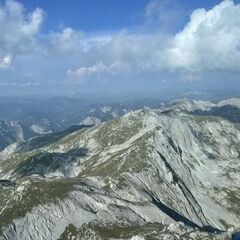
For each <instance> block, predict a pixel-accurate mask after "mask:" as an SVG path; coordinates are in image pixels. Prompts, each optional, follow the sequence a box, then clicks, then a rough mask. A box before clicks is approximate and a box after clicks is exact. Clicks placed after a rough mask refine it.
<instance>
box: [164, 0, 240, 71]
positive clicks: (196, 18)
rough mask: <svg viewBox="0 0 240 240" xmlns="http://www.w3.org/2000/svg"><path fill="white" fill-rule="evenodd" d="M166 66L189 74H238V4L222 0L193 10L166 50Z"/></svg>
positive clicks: (239, 62) (239, 50)
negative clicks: (235, 72) (204, 7)
mask: <svg viewBox="0 0 240 240" xmlns="http://www.w3.org/2000/svg"><path fill="white" fill-rule="evenodd" d="M167 57H168V61H169V66H170V67H171V68H174V69H179V68H180V69H185V70H189V71H214V70H223V71H224V70H232V71H240V5H239V4H236V5H235V4H234V2H233V1H230V0H225V1H223V2H221V3H220V4H219V5H217V6H215V7H214V8H213V9H211V10H209V11H207V10H205V9H197V10H195V11H194V12H193V13H192V15H191V18H190V21H189V23H188V24H187V25H186V26H185V28H184V29H183V30H182V31H181V32H179V33H178V34H176V36H174V38H173V46H172V47H171V48H170V49H168V50H167Z"/></svg>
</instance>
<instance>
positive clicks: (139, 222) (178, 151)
mask: <svg viewBox="0 0 240 240" xmlns="http://www.w3.org/2000/svg"><path fill="white" fill-rule="evenodd" d="M159 104H161V103H159ZM117 106H118V107H119V105H117ZM239 106H240V99H238V98H235V99H229V100H225V101H221V102H219V103H211V102H204V101H194V100H187V99H183V100H180V101H176V102H173V103H170V104H168V105H167V106H162V107H159V108H158V109H151V108H144V109H139V110H135V111H130V110H131V108H132V107H129V106H126V105H121V107H119V108H117V107H115V105H104V106H102V105H97V106H91V107H89V106H87V108H88V109H89V111H88V112H87V111H86V112H87V113H92V114H93V113H95V112H96V113H97V115H89V116H88V114H86V115H84V118H83V119H80V117H79V118H78V113H77V114H73V115H74V117H73V118H72V119H74V120H71V121H73V122H75V121H77V120H75V119H79V120H78V121H79V122H78V123H81V121H82V122H84V119H85V120H86V118H88V117H90V118H91V117H96V118H98V119H100V121H106V120H109V119H111V118H112V120H109V121H107V122H104V123H101V124H100V121H99V122H97V123H98V124H96V125H94V126H92V122H91V121H90V122H88V121H87V120H86V122H85V124H84V125H82V124H79V125H74V126H72V127H70V128H67V129H66V130H64V131H59V132H55V133H49V134H45V135H41V136H39V137H35V138H32V139H30V140H28V141H21V142H18V143H14V144H12V145H10V146H8V147H7V148H5V149H4V150H3V151H2V152H0V199H1V205H0V239H1V240H2V239H9V240H10V239H21V240H25V239H26V240H27V239H49V240H51V239H54V240H55V239H61V240H66V239H69V240H70V239H132V240H136V239H140V240H142V239H152V240H154V239H231V234H233V233H234V232H235V231H236V230H237V229H238V228H239V227H240V211H239V202H240V194H239V193H240V185H239V179H240V148H239V142H240V122H239ZM116 109H118V111H119V112H118V113H117V114H116V115H115V114H113V113H116ZM120 110H121V111H120ZM125 110H126V111H125ZM125 112H126V114H124V113H125ZM105 113H106V114H108V115H105ZM79 114H80V113H79ZM101 114H103V115H101ZM123 114H124V115H123ZM99 115H101V116H100V117H99ZM120 115H123V116H121V117H118V116H120ZM103 116H108V117H106V118H104V117H103ZM75 117H76V118H75ZM75 123H76V122H75ZM88 123H89V124H88ZM19 136H20V135H19Z"/></svg>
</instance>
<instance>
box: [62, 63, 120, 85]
mask: <svg viewBox="0 0 240 240" xmlns="http://www.w3.org/2000/svg"><path fill="white" fill-rule="evenodd" d="M119 71H123V68H122V66H121V64H120V63H117V62H116V63H112V64H110V65H104V64H103V63H102V62H97V63H96V64H95V65H93V66H90V67H80V68H78V69H76V70H68V71H67V79H66V80H67V81H71V82H78V83H81V84H84V82H85V80H86V78H89V77H91V76H94V75H104V74H111V75H114V74H117V73H119Z"/></svg>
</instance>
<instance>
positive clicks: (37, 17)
mask: <svg viewBox="0 0 240 240" xmlns="http://www.w3.org/2000/svg"><path fill="white" fill-rule="evenodd" d="M43 15H44V14H43V10H41V9H39V8H36V9H35V10H34V11H33V12H30V13H28V14H26V13H25V10H24V8H23V6H22V4H20V3H19V2H16V1H14V0H7V1H6V2H5V4H4V5H2V6H0V52H2V53H3V52H10V53H11V54H12V55H14V54H17V53H19V52H23V51H33V50H34V46H35V45H36V38H35V36H36V34H37V33H38V32H39V31H40V28H41V24H42V22H43Z"/></svg>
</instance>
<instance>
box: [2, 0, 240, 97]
mask: <svg viewBox="0 0 240 240" xmlns="http://www.w3.org/2000/svg"><path fill="white" fill-rule="evenodd" d="M180 3H181V4H180ZM239 73H240V5H239V1H231V0H225V1H217V0H211V1H210V0H199V1H190V0H183V1H181V2H180V1H177V0H104V1H100V0H60V1H59V0H51V1H49V0H48V1H47V0H19V1H17V0H0V94H2V93H5V94H6V92H9V93H14V92H15V93H19V92H21V93H23V94H24V93H28V94H29V93H36V92H39V91H41V92H43V93H44V92H53V93H54V92H61V93H64V92H66V93H69V92H71V93H72V92H89V91H93V92H95V91H110V92H112V91H120V92H124V91H130V90H131V89H132V90H133V91H145V90H149V91H152V90H156V89H159V91H161V90H163V89H166V88H169V87H171V88H173V89H180V88H182V87H183V86H186V89H192V90H202V89H204V90H206V89H216V88H222V89H224V88H228V89H229V88H232V89H236V87H238V86H240V85H239Z"/></svg>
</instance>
